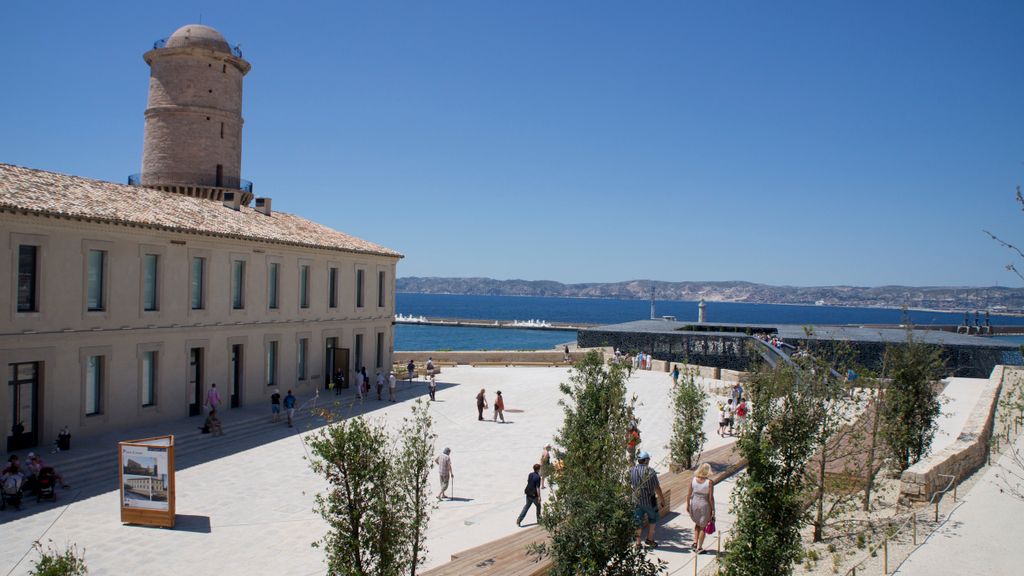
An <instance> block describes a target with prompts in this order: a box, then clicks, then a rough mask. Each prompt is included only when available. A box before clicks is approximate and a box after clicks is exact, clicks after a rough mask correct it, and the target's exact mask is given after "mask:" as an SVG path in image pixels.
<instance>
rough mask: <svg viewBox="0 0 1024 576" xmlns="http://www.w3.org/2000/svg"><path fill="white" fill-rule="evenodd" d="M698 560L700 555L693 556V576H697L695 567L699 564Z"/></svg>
mask: <svg viewBox="0 0 1024 576" xmlns="http://www.w3.org/2000/svg"><path fill="white" fill-rule="evenodd" d="M698 560H700V554H694V555H693V576H697V565H698V564H700V562H698Z"/></svg>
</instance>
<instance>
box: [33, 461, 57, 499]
mask: <svg viewBox="0 0 1024 576" xmlns="http://www.w3.org/2000/svg"><path fill="white" fill-rule="evenodd" d="M56 488H57V473H56V472H55V471H54V470H53V467H52V466H43V467H42V468H40V469H39V474H38V475H36V502H41V501H42V500H43V498H46V499H49V500H53V501H54V502H56V501H57V489H56Z"/></svg>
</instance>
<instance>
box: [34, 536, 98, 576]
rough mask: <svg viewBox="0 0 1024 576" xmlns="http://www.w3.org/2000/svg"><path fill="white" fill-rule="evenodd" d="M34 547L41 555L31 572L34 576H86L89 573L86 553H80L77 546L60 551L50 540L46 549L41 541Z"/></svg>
mask: <svg viewBox="0 0 1024 576" xmlns="http://www.w3.org/2000/svg"><path fill="white" fill-rule="evenodd" d="M32 547H33V548H35V550H36V552H38V553H39V559H38V560H36V561H35V565H33V566H32V571H31V572H30V574H31V575H32V576H84V575H86V574H88V573H89V569H88V568H87V567H86V565H85V551H84V550H83V551H82V552H79V551H78V546H77V545H75V544H71V545H69V546H67V547H66V548H64V550H58V549H57V548H56V547H55V546H54V545H53V540H50V541H49V542H48V543H47V546H46V548H43V545H42V544H41V543H40V542H39V541H36V542H33V543H32Z"/></svg>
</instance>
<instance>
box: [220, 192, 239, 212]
mask: <svg viewBox="0 0 1024 576" xmlns="http://www.w3.org/2000/svg"><path fill="white" fill-rule="evenodd" d="M241 202H242V195H241V194H240V193H238V192H225V193H224V206H225V207H227V208H231V209H232V210H234V211H236V212H237V211H238V206H239V205H240V204H241Z"/></svg>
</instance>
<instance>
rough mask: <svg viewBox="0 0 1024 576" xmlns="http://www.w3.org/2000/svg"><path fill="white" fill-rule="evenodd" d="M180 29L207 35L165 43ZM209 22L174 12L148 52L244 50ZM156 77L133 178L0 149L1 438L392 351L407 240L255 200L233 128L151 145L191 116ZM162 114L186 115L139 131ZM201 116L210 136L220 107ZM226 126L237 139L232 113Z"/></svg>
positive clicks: (385, 362)
mask: <svg viewBox="0 0 1024 576" xmlns="http://www.w3.org/2000/svg"><path fill="white" fill-rule="evenodd" d="M197 28H198V29H200V30H199V32H200V33H199V34H197V33H196V30H195V29H197ZM186 29H188V30H189V33H190V35H191V36H198V37H200V39H201V40H202V42H199V43H198V45H182V43H181V42H177V43H175V42H173V41H174V38H175V35H179V34H180V33H181V32H182V30H186ZM210 30H212V29H208V28H206V27H195V26H193V27H184V28H182V29H181V30H179V31H178V32H175V34H174V35H172V37H171V38H170V39H169V40H168V41H167V43H166V44H167V45H169V46H168V47H161V48H157V49H155V50H154V51H151V52H147V54H146V58H147V61H150V62H152V61H158V60H161V58H163V59H165V60H173V59H176V58H181V59H185V60H183V61H186V63H190V65H195V64H196V63H199V64H203V65H204V66H205V64H207V63H208V64H210V66H209V69H210V70H213V62H214V61H215V60H216V59H217V58H221V59H227V58H235V59H237V60H240V56H236V55H234V53H233V52H232V50H231V49H228V48H226V46H227V43H226V42H224V43H223V46H222V45H220V44H217V43H215V42H214V43H213V45H212V48H211V47H210V38H211V37H214V34H215V35H216V36H215V37H214V40H216V38H220V35H219V34H216V31H213V34H211V33H210V32H209V31H210ZM221 40H222V39H221ZM161 50H168V51H171V52H172V53H171V54H168V55H166V56H165V55H161V54H157V55H154V52H157V53H159V52H160V51H161ZM224 50H227V52H224ZM204 51H205V52H204ZM197 53H198V56H197ZM204 59H205V60H204ZM206 60H210V61H209V62H206ZM242 62H244V61H242ZM244 68H245V70H248V64H247V63H245V66H244ZM238 70H239V69H238V68H236V72H237V71H238ZM180 73H181V69H180V67H179V68H177V69H176V74H180ZM154 78H156V71H155V70H154ZM157 80H159V78H157ZM157 80H153V79H151V98H150V106H149V108H148V109H147V111H146V126H147V138H146V144H145V152H144V158H145V160H144V163H143V173H142V177H141V178H136V179H135V183H136V184H138V185H135V186H132V185H122V184H114V183H111V182H101V181H96V180H90V179H86V178H80V177H75V176H68V175H62V174H56V173H52V172H44V171H39V170H32V169H28V168H22V167H17V166H11V165H6V164H0V271H5V273H6V274H8V275H9V276H8V280H7V281H5V282H2V283H0V318H4V322H3V326H2V328H0V369H2V370H3V374H4V376H5V379H6V381H7V386H6V390H4V391H3V392H2V394H0V398H3V404H2V406H3V407H2V409H0V430H3V431H5V432H6V433H5V440H6V441H5V442H3V443H2V444H0V448H2V449H3V450H6V451H13V450H20V449H25V448H30V447H32V446H37V445H45V444H49V443H50V442H52V441H53V440H54V439H55V438H56V436H57V434H58V433H59V432H60V431H61V430H62V429H64V428H67V430H68V431H69V432H70V433H71V434H72V435H77V436H78V437H81V436H90V435H96V434H102V433H107V432H112V431H116V430H118V429H121V428H127V427H134V426H139V425H143V424H151V423H158V422H160V421H166V420H174V419H180V418H182V417H187V416H196V417H199V415H200V414H201V412H202V403H203V400H204V397H205V395H206V393H207V391H208V390H209V388H210V386H211V385H213V384H216V385H217V389H218V390H219V392H220V396H221V399H222V409H226V410H230V409H232V408H236V407H241V406H250V405H254V404H259V405H265V404H269V398H270V395H271V394H272V393H273V392H274V390H275V389H281V391H282V395H283V393H284V390H286V389H289V388H290V389H292V390H295V391H296V393H300V394H301V393H304V392H311V391H312V390H314V389H316V388H318V387H325V386H326V385H327V382H328V381H329V379H330V376H331V374H333V373H334V372H335V371H337V370H338V369H342V370H343V371H344V372H346V375H347V380H348V381H351V380H352V376H353V375H354V373H355V370H356V369H357V368H358V367H360V366H365V367H366V369H367V371H368V372H370V373H373V372H374V371H375V370H376V369H378V368H379V369H381V370H386V369H388V368H390V366H391V356H392V352H393V328H392V321H393V317H394V279H395V266H396V264H397V262H398V260H399V259H400V258H401V257H402V256H401V254H399V253H398V252H395V251H393V250H390V249H387V248H384V247H382V246H379V245H376V244H374V243H371V242H367V241H365V240H361V239H358V238H354V237H352V236H349V235H347V234H344V233H342V232H338V231H335V230H332V229H330V228H327V227H325V226H322V225H320V224H317V223H314V222H311V221H309V220H306V219H303V218H301V217H298V216H295V215H292V214H287V213H281V212H276V211H273V210H272V209H271V202H270V199H269V198H258V199H255V201H256V202H255V203H256V206H255V208H250V207H249V206H248V204H249V203H250V202H249V201H250V200H251V199H253V197H252V192H251V186H249V187H248V188H246V187H245V186H244V183H243V182H242V181H241V180H240V178H238V174H239V172H240V165H238V164H237V163H236V164H231V158H234V156H233V155H234V154H235V152H234V149H235V148H237V143H236V141H234V140H232V139H230V138H225V139H224V141H225V147H226V148H227V152H225V154H226V155H225V156H224V158H228V159H227V160H224V159H221V157H220V156H218V155H217V153H212V152H211V154H209V155H199V156H197V158H196V159H190V158H187V157H179V159H178V160H177V162H179V163H180V164H181V167H180V169H172V168H170V167H169V166H170V165H169V164H167V163H166V162H165V163H159V162H155V161H153V158H156V157H168V155H173V154H172V152H173V150H174V149H177V148H181V147H182V145H181V143H180V138H182V137H185V138H192V137H194V136H188V134H192V133H194V131H195V129H196V127H195V124H196V122H197V120H196V118H195V117H194V116H195V114H194V112H195V110H186V111H181V110H162V111H159V112H153V108H154V106H153V98H152V89H153V85H154V83H156V84H160V85H161V89H162V90H166V89H167V86H169V85H170V84H165V83H161V82H158V81H157ZM235 80H237V86H238V89H239V90H240V87H241V73H239V74H238V75H237V78H236V79H235ZM235 80H232V82H234V81H235ZM178 85H180V87H182V89H184V87H185V86H190V89H191V90H195V89H196V86H197V83H195V82H193V83H189V82H185V81H181V82H179V83H178ZM176 101H177V102H178V103H179V104H180V102H181V99H176ZM239 105H240V102H239ZM159 114H166V115H171V116H173V115H178V114H184V115H186V116H190V118H187V119H186V121H182V122H179V125H178V126H177V128H182V129H181V130H180V131H179V132H180V134H177V133H176V132H175V130H176V129H177V128H175V126H174V124H175V121H174V120H172V121H170V122H166V121H165V122H162V123H161V130H162V137H161V138H151V137H150V133H149V130H150V128H151V125H152V124H151V118H153V117H155V116H156V115H159ZM210 116H211V118H214V115H213V114H212V113H211V115H210ZM202 118H203V120H202V122H203V123H205V122H206V120H205V118H206V116H205V115H203V116H202ZM210 122H211V123H212V122H213V120H210ZM168 126H170V127H171V128H168ZM210 126H211V134H212V136H211V137H210V138H209V142H211V143H213V144H211V145H214V146H215V145H216V142H217V141H219V140H220V136H219V134H220V133H221V129H220V126H219V121H218V122H217V124H211V125H210ZM231 130H236V131H237V134H238V137H239V138H240V130H241V117H240V115H238V118H237V125H233V126H232V128H231ZM176 134H177V135H176ZM182 134H185V135H186V136H182ZM161 146H163V148H161ZM168 150H170V151H171V152H168ZM239 150H240V149H239ZM208 156H209V157H208ZM210 158H212V160H213V163H212V164H211V165H210V166H206V164H205V163H209V162H208V160H210ZM239 158H240V156H239ZM154 166H155V167H154ZM217 166H221V168H217ZM225 166H226V167H225ZM211 167H212V176H211V174H209V173H210V172H211ZM218 175H220V178H218Z"/></svg>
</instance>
